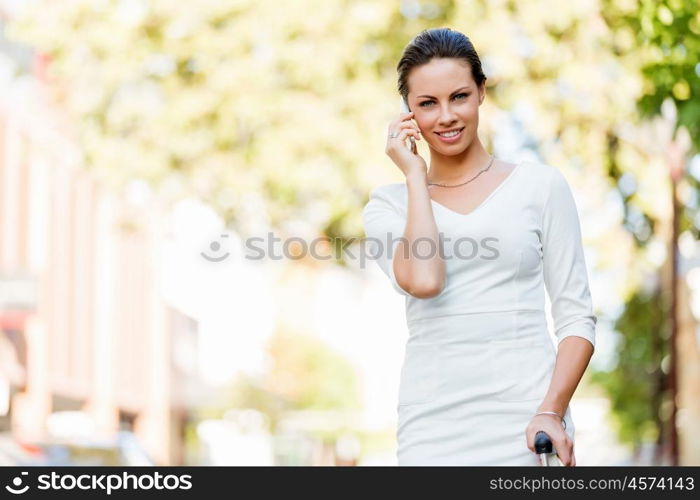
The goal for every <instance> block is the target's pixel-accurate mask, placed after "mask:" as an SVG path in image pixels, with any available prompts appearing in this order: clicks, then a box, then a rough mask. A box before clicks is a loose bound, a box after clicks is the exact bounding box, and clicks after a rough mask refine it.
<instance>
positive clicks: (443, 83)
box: [409, 59, 474, 96]
mask: <svg viewBox="0 0 700 500" xmlns="http://www.w3.org/2000/svg"><path fill="white" fill-rule="evenodd" d="M409 82H410V85H409V86H410V89H411V93H412V94H414V95H421V94H430V95H433V96H434V95H437V94H440V95H450V94H451V93H452V92H454V91H455V90H456V89H457V88H459V87H463V86H470V87H471V86H474V79H473V78H472V72H471V68H470V67H469V65H468V64H459V62H456V61H454V60H452V59H433V60H432V61H430V62H429V63H428V64H424V65H422V66H419V67H416V68H414V69H413V71H411V74H410V75H409Z"/></svg>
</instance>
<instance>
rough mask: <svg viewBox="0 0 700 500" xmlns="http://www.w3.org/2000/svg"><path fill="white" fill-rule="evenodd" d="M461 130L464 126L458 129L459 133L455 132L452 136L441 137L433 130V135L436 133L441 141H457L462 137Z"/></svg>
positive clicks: (462, 130)
mask: <svg viewBox="0 0 700 500" xmlns="http://www.w3.org/2000/svg"><path fill="white" fill-rule="evenodd" d="M462 132H464V127H462V129H461V130H460V131H459V134H457V135H455V136H453V137H443V136H441V135H440V134H438V133H437V132H435V135H437V136H438V137H439V138H440V140H441V141H443V142H447V143H448V144H449V143H452V142H457V141H458V140H459V138H460V137H462Z"/></svg>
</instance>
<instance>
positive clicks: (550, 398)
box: [363, 28, 597, 466]
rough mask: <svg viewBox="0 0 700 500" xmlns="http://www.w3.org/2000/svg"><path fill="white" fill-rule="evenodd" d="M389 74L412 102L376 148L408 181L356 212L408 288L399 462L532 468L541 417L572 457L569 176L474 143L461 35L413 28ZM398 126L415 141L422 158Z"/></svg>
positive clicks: (575, 325)
mask: <svg viewBox="0 0 700 500" xmlns="http://www.w3.org/2000/svg"><path fill="white" fill-rule="evenodd" d="M398 73H399V84H398V88H399V93H400V94H401V96H402V97H403V98H404V99H406V101H407V104H408V106H409V109H410V110H411V111H410V112H409V113H404V114H401V115H400V116H399V117H398V118H397V119H396V120H394V121H392V122H391V124H390V125H389V130H388V139H387V146H386V153H387V155H388V156H389V157H390V158H391V160H392V161H393V162H394V163H395V164H396V165H397V166H398V167H399V169H401V171H402V172H403V174H404V175H405V176H406V181H405V183H396V184H387V185H384V186H379V187H378V188H376V189H374V190H373V191H372V193H371V195H370V200H369V202H368V203H367V205H366V206H365V208H364V211H363V221H364V227H365V232H366V235H367V239H368V240H369V241H373V242H378V243H380V250H379V251H375V254H374V255H373V256H374V257H375V258H377V260H378V263H379V265H380V267H381V269H382V270H383V271H384V273H385V274H386V275H387V276H388V277H389V278H390V280H391V283H392V285H393V287H394V289H395V290H396V291H398V292H399V293H401V294H403V295H404V296H405V297H406V321H407V326H408V330H409V332H408V333H409V336H408V341H407V343H406V352H405V357H404V362H403V368H402V371H401V381H400V387H399V404H398V417H399V418H398V431H397V438H398V462H399V465H538V464H539V461H538V459H537V455H536V454H535V452H534V445H533V444H534V438H535V434H536V433H537V431H539V430H543V431H545V432H546V433H547V434H548V435H549V436H550V438H551V439H552V442H553V444H554V447H555V449H556V451H557V453H558V455H559V458H560V459H561V460H562V462H563V463H564V465H568V466H574V465H576V459H575V456H574V423H573V421H572V417H571V411H570V409H569V401H570V399H571V397H572V395H573V393H574V391H575V389H576V386H577V385H578V383H579V381H580V379H581V376H582V375H583V372H584V370H585V369H586V367H587V365H588V362H589V360H590V357H591V356H592V354H593V350H594V345H595V342H594V341H595V324H596V322H597V318H596V316H594V315H593V313H592V304H591V296H590V292H589V288H588V278H587V271H586V264H585V260H584V255H583V250H582V245H581V233H580V225H579V219H578V214H577V211H576V205H575V202H574V199H573V196H572V194H571V191H570V188H569V186H568V184H567V182H566V180H565V178H564V177H563V176H562V174H561V173H560V172H559V171H558V169H556V168H554V167H551V166H549V165H546V164H540V163H537V162H523V161H520V162H517V163H516V164H509V163H506V162H504V161H501V160H499V159H495V158H494V157H493V156H491V155H489V154H488V153H487V152H486V151H485V149H484V147H483V146H482V144H481V142H480V141H479V137H478V135H477V129H478V124H479V106H480V105H481V103H482V102H483V100H484V97H485V84H484V83H485V80H486V77H485V76H484V74H483V72H482V69H481V63H480V61H479V57H478V55H477V53H476V51H475V50H474V47H473V46H472V44H471V42H470V41H469V39H468V38H467V37H466V36H464V35H463V34H461V33H459V32H456V31H453V30H450V29H449V28H444V29H432V30H425V31H423V32H422V33H420V34H419V35H418V36H417V37H416V38H415V39H414V40H413V41H412V42H411V43H410V44H409V45H408V46H407V47H406V49H405V50H404V54H403V56H402V58H401V61H400V62H399V64H398ZM412 120H415V123H414V122H413V121H412ZM454 130H457V131H458V133H457V135H456V136H455V135H454V132H453V133H451V134H450V133H448V132H450V131H454ZM410 137H413V138H414V139H415V140H423V138H424V140H425V141H426V142H427V144H428V147H429V148H430V169H428V167H427V165H426V162H425V160H424V159H423V158H422V157H421V156H420V155H418V154H414V153H413V152H412V151H411V150H410V149H409V148H408V147H407V146H406V144H405V141H406V139H407V138H410ZM382 245H386V247H382ZM543 285H544V286H546V287H547V291H548V293H549V296H550V298H551V304H552V317H553V320H554V330H555V331H554V333H555V336H556V338H557V341H558V342H557V344H558V345H557V349H556V350H555V348H554V345H553V342H552V340H551V338H550V336H549V333H548V330H547V322H546V316H545V312H544V287H543Z"/></svg>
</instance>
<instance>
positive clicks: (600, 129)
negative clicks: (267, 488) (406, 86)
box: [11, 0, 700, 443]
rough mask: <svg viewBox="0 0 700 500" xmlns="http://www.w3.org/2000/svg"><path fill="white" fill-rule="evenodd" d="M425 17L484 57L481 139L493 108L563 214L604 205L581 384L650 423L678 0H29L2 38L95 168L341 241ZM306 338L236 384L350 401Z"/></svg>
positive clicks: (233, 219) (289, 399) (699, 103)
mask: <svg viewBox="0 0 700 500" xmlns="http://www.w3.org/2000/svg"><path fill="white" fill-rule="evenodd" d="M439 26H450V27H453V28H454V29H457V30H460V31H462V32H464V33H466V34H467V35H468V36H469V37H470V38H471V39H472V40H473V41H474V43H475V45H476V48H477V50H478V51H479V53H480V56H481V58H482V62H483V64H484V69H485V73H486V75H487V77H488V80H487V87H488V90H487V95H488V97H487V100H486V101H485V106H484V107H483V108H482V109H483V110H484V111H483V114H484V119H483V125H482V129H481V130H482V131H481V134H482V140H483V142H484V143H485V145H486V147H487V148H488V149H497V148H496V140H497V138H498V134H499V127H501V125H500V123H501V122H498V121H497V120H496V119H494V118H493V117H492V116H491V115H494V116H495V115H496V111H497V110H499V109H504V110H508V112H509V113H510V116H511V119H512V120H513V122H514V124H515V125H516V126H517V127H518V129H519V130H520V132H521V134H523V136H524V137H523V145H522V146H523V147H524V148H527V149H530V150H534V151H535V152H536V153H537V154H538V155H539V156H540V157H541V158H542V159H543V161H546V162H548V163H550V164H553V165H557V166H566V170H567V172H568V175H569V176H570V178H571V179H572V180H573V181H575V182H576V190H577V191H581V192H582V195H585V197H586V199H587V200H590V201H589V204H590V206H586V205H582V206H581V207H580V208H581V210H582V211H583V212H586V211H588V212H589V213H592V212H594V211H595V210H598V209H599V208H600V207H602V206H604V205H605V204H610V203H611V199H612V200H613V201H612V204H613V205H614V206H618V207H619V209H618V210H617V211H612V212H610V211H609V212H606V214H604V217H601V219H604V220H599V221H598V222H599V226H598V229H597V231H596V232H595V233H594V234H590V233H589V234H588V235H585V234H584V237H585V239H586V241H585V243H586V245H587V246H588V247H589V248H591V249H593V252H594V258H593V259H592V260H591V265H592V266H594V267H595V269H596V270H598V271H600V272H606V273H609V275H610V276H611V277H612V278H611V279H612V281H611V290H612V291H611V293H612V294H614V295H617V296H620V297H623V300H624V308H623V310H622V311H617V313H616V314H617V317H614V318H613V319H614V320H616V323H615V329H616V332H617V333H618V334H619V339H618V341H617V346H616V355H617V356H616V357H617V359H616V363H615V364H614V366H612V367H610V368H609V369H606V370H599V372H598V373H596V374H595V376H594V378H593V380H594V381H595V382H597V383H598V384H600V386H601V387H603V388H604V389H605V390H606V392H607V394H608V395H609V396H610V398H611V400H612V401H613V410H614V412H615V414H616V417H617V421H618V423H619V433H620V436H621V437H622V438H623V439H624V440H626V441H628V442H631V443H639V442H640V441H643V440H654V439H657V438H658V436H659V435H660V431H659V429H660V428H661V427H662V426H663V425H664V422H663V420H664V418H665V417H664V413H663V411H662V407H663V402H662V396H661V393H662V391H663V387H664V384H665V381H664V370H663V366H662V360H663V359H664V357H665V356H666V354H667V342H668V334H667V332H668V328H667V326H664V325H665V323H664V318H666V316H667V313H668V301H664V300H662V297H663V294H662V289H663V287H664V286H666V284H665V282H664V280H663V279H662V275H661V266H662V263H661V262H659V260H658V259H656V258H655V257H654V255H655V254H657V253H658V248H659V247H665V246H666V244H667V242H668V238H669V229H668V224H669V207H670V206H671V203H670V200H671V198H670V196H671V194H670V193H671V191H670V188H669V185H670V181H669V175H668V166H667V157H666V154H667V147H668V144H669V143H670V142H671V141H672V140H674V137H675V136H674V133H675V132H676V131H678V130H680V131H681V133H685V134H687V135H688V136H689V138H690V143H691V145H692V147H691V149H690V150H688V151H687V152H686V159H687V158H690V156H691V153H692V152H693V151H695V152H696V151H697V149H698V146H699V145H700V128H699V127H700V126H699V125H698V124H699V123H700V100H699V99H698V92H700V79H699V78H698V75H699V74H700V66H699V61H698V55H699V54H700V37H698V35H700V11H699V10H698V5H697V2H696V1H695V0H667V1H651V0H597V1H583V0H574V1H570V2H557V1H554V0H539V1H528V2H515V1H513V0H492V1H486V0H480V1H473V2H455V1H439V0H434V1H401V2H393V1H383V2H369V1H352V2H350V1H345V0H324V1H319V0H296V1H294V2H258V1H253V0H231V1H219V0H202V1H199V2H174V1H169V0H153V1H149V2H143V1H138V0H123V1H116V0H101V1H95V0H73V1H71V2H51V1H48V0H47V1H36V2H33V3H32V7H31V8H28V9H26V10H25V13H24V15H23V16H21V17H20V18H18V19H17V20H16V21H15V22H14V23H13V26H12V28H11V33H12V34H13V35H14V36H15V37H17V38H18V39H22V40H25V41H27V43H30V44H32V45H34V46H36V47H39V48H40V49H41V50H42V51H43V52H44V53H45V55H46V60H47V64H46V72H47V75H48V77H49V78H50V79H51V81H52V82H53V89H54V92H55V96H54V97H55V98H56V99H57V100H58V102H60V103H62V104H63V106H64V107H65V109H66V110H68V111H69V112H70V113H71V114H72V115H73V116H74V117H75V124H76V130H75V133H76V135H77V136H78V137H79V139H80V141H81V142H82V144H84V146H85V154H86V158H85V159H86V163H87V164H88V165H89V166H90V168H92V169H93V170H95V172H96V173H98V174H99V175H100V176H102V177H103V178H105V179H107V180H109V181H110V182H114V183H115V185H116V186H121V185H123V183H124V182H127V181H129V180H130V179H133V178H141V179H145V180H147V181H148V182H150V183H151V185H152V186H153V187H154V188H155V189H157V190H158V192H159V193H160V195H161V197H162V198H163V199H166V200H178V199H181V198H182V197H184V196H187V195H194V196H197V197H199V198H201V199H203V200H205V201H207V202H208V203H211V204H212V205H213V206H215V207H216V208H217V209H218V210H219V212H220V213H221V214H222V215H223V216H224V217H225V220H226V221H227V223H228V224H229V225H230V226H231V227H233V228H235V230H236V231H238V232H240V233H241V234H242V235H244V236H245V235H247V234H250V233H252V232H253V231H255V230H256V229H257V228H258V227H260V226H264V227H270V228H274V229H275V230H276V231H279V232H281V233H282V234H285V232H294V233H295V235H298V236H306V237H315V236H318V235H326V236H330V237H333V238H339V239H340V240H341V241H343V240H347V239H349V238H353V237H360V236H361V235H362V230H361V224H360V220H359V212H360V209H361V207H362V206H363V205H364V203H365V202H366V201H367V196H368V192H369V190H370V189H371V188H372V187H374V186H376V185H378V184H381V183H383V182H392V181H393V182H400V181H401V178H400V176H399V172H398V170H397V169H396V168H395V167H394V166H393V165H391V163H390V162H389V160H388V159H387V158H386V157H385V156H384V154H383V149H384V136H385V129H386V125H387V124H388V121H389V120H391V119H393V118H394V117H395V114H396V107H397V106H396V105H397V104H398V95H397V91H396V70H395V67H396V63H397V62H398V59H399V57H400V54H401V51H402V50H403V47H404V46H405V44H406V43H408V41H409V40H410V39H411V38H412V37H413V36H414V35H415V34H416V33H418V32H419V31H421V30H423V29H426V28H430V27H439ZM679 127H680V129H679ZM699 182H700V173H699V172H694V173H693V172H692V171H690V170H689V171H687V172H684V174H683V176H682V178H681V179H680V181H679V184H678V187H679V190H678V192H679V198H680V200H679V202H680V203H681V204H682V217H681V220H680V227H681V231H688V232H690V233H691V234H692V235H693V237H694V238H695V239H697V238H698V234H699V233H698V231H699V229H698V228H699V227H700V219H699V217H698V211H697V209H698V193H700V184H699ZM611 197H612V198H611ZM340 263H342V261H341V262H340ZM650 283H651V285H649V284H650ZM603 314H605V311H603ZM309 342H310V341H308V339H303V338H302V337H299V336H287V335H283V336H279V337H276V339H275V342H274V343H273V344H272V345H271V349H272V351H271V352H272V354H273V356H274V357H275V359H276V361H275V363H274V364H273V365H272V367H271V372H270V374H269V377H268V378H267V379H266V380H265V381H264V382H261V381H258V382H251V381H247V382H246V381H241V384H243V385H245V386H246V387H247V388H246V389H245V390H244V389H241V388H240V387H239V390H238V391H237V393H238V394H246V395H247V396H246V397H247V398H248V401H257V402H256V403H255V404H257V405H258V406H260V407H261V408H266V411H267V412H268V413H271V414H275V412H276V411H281V409H283V408H287V407H295V408H307V407H319V408H327V407H353V405H355V404H356V400H355V396H353V395H352V394H351V392H344V391H341V390H339V388H347V387H352V384H353V382H352V377H351V374H350V372H349V370H348V369H347V367H344V365H343V364H342V362H340V360H339V359H337V358H334V357H333V356H332V355H331V354H328V353H325V354H324V353H323V352H320V351H319V347H318V346H315V345H312V344H309ZM312 360H313V361H312ZM256 384H260V385H257V386H256ZM256 387H257V389H256ZM256 394H257V395H256ZM262 395H264V397H263V396H262Z"/></svg>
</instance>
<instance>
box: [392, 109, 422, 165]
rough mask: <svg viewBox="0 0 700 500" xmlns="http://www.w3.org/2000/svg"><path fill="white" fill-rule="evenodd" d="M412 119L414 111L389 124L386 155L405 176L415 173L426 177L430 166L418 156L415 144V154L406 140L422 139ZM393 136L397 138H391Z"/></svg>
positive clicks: (401, 115) (403, 113)
mask: <svg viewBox="0 0 700 500" xmlns="http://www.w3.org/2000/svg"><path fill="white" fill-rule="evenodd" d="M402 104H403V102H402ZM402 108H403V109H407V108H406V107H405V106H402ZM412 117H413V112H412V111H410V112H402V113H401V114H400V115H399V116H398V117H397V118H396V119H395V120H393V121H392V122H391V123H390V124H389V130H388V132H387V142H386V150H385V153H386V154H387V155H388V156H389V158H391V160H392V161H393V162H394V163H395V164H396V165H397V166H398V167H399V169H401V171H402V172H403V173H404V175H406V176H409V175H412V174H414V173H420V174H423V175H425V174H427V172H428V165H427V164H426V163H425V160H424V159H423V158H422V157H421V156H420V155H419V154H418V149H417V148H416V147H415V144H412V147H413V149H414V150H415V152H414V151H412V150H411V148H410V147H409V146H407V145H406V139H409V138H410V139H412V140H418V141H419V140H420V138H421V137H420V130H419V129H418V126H417V125H416V124H415V123H414V122H413V121H411V118H412ZM392 135H395V136H396V137H391V136H392Z"/></svg>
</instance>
